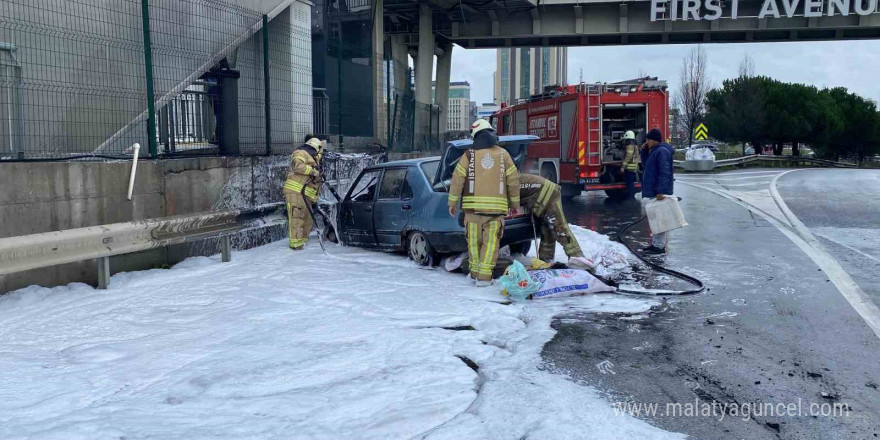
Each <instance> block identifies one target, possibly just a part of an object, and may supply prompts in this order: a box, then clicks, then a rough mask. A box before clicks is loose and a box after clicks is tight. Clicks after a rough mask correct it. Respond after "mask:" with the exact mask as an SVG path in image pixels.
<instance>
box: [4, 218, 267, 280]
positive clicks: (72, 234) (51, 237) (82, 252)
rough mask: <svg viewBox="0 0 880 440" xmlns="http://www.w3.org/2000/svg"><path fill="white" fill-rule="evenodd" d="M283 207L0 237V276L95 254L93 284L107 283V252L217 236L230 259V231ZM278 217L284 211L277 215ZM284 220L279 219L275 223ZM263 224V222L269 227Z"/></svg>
mask: <svg viewBox="0 0 880 440" xmlns="http://www.w3.org/2000/svg"><path fill="white" fill-rule="evenodd" d="M282 207H284V203H281V202H279V203H271V204H266V205H262V206H259V207H256V208H249V209H241V210H230V211H218V212H203V213H198V214H188V215H179V216H174V217H162V218H156V219H148V220H136V221H131V222H125V223H114V224H110V225H101V226H90V227H86V228H78V229H68V230H64V231H54V232H44V233H40V234H31V235H22V236H18V237H8V238H0V275H5V274H9V273H15V272H21V271H25V270H30V269H39V268H42V267H49V266H56V265H59V264H65V263H73V262H77V261H82V260H90V259H93V258H96V259H98V288H99V289H106V288H107V287H108V285H109V282H110V257H112V256H114V255H122V254H130V253H133V252H140V251H145V250H149V249H155V248H158V247H163V246H169V245H174V244H181V243H186V242H191V241H195V240H200V239H205V238H209V237H215V236H218V235H219V236H221V242H220V248H221V254H222V258H221V259H222V261H223V262H228V261H231V260H232V249H231V243H230V234H232V233H233V232H237V231H238V230H239V229H241V228H242V227H244V226H247V225H248V224H249V223H250V222H251V221H253V220H255V219H258V218H262V217H266V216H269V215H271V214H273V213H275V212H276V211H278V210H280V209H281V208H282ZM278 217H279V219H282V218H284V215H279V216H278ZM280 223H283V222H282V221H280V220H279V224H280ZM271 224H272V223H268V224H266V225H265V226H271Z"/></svg>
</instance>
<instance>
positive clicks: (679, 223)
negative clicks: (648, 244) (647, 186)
mask: <svg viewBox="0 0 880 440" xmlns="http://www.w3.org/2000/svg"><path fill="white" fill-rule="evenodd" d="M645 214H647V216H648V224H649V225H650V226H651V234H660V233H663V232H666V231H671V230H673V229H678V228H683V227H685V226H687V222H686V221H685V220H684V214H683V213H682V212H681V208H680V207H679V206H678V198H677V197H675V196H666V197H665V198H664V199H663V200H657V199H651V200H649V201H648V203H646V204H645Z"/></svg>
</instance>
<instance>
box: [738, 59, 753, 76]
mask: <svg viewBox="0 0 880 440" xmlns="http://www.w3.org/2000/svg"><path fill="white" fill-rule="evenodd" d="M739 76H740V78H751V77H753V76H755V60H753V59H752V57H751V56H749V54H746V55H745V56H744V57H743V59H742V61H740V62H739Z"/></svg>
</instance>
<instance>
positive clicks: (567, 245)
mask: <svg viewBox="0 0 880 440" xmlns="http://www.w3.org/2000/svg"><path fill="white" fill-rule="evenodd" d="M538 220H539V221H540V222H541V245H540V246H539V247H538V259H540V260H543V261H548V262H549V261H553V259H554V258H555V257H556V243H557V242H559V244H561V245H562V249H563V250H564V251H565V255H567V256H568V257H569V258H571V257H583V256H584V254H583V252H581V246H580V244H579V243H578V241H577V238H575V237H574V235H573V234H572V233H571V229H569V227H568V220H566V219H565V213H563V212H562V202H561V200H560V198H559V197H558V196H557V197H554V198H553V199H551V200H550V202H549V203H547V207H546V208H545V210H544V214H543V215H542V216H541V218H540V219H538Z"/></svg>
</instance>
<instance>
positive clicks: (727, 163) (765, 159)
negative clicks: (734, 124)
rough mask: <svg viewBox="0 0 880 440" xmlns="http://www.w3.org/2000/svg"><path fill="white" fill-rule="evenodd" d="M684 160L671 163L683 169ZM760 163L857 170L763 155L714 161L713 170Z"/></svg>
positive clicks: (832, 163)
mask: <svg viewBox="0 0 880 440" xmlns="http://www.w3.org/2000/svg"><path fill="white" fill-rule="evenodd" d="M685 162H686V161H684V160H675V161H673V163H674V164H675V167H676V168H685V165H684V163H685ZM755 162H762V163H771V164H784V165H792V166H797V165H801V166H803V165H814V166H826V167H836V168H858V165H855V164H851V163H846V162H835V161H833V160H825V159H815V158H812V157H801V156H764V155H758V154H756V155H752V156H743V157H737V158H735V159H724V160H716V161H715V168H722V167H731V166H743V165H747V164H750V163H755Z"/></svg>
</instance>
